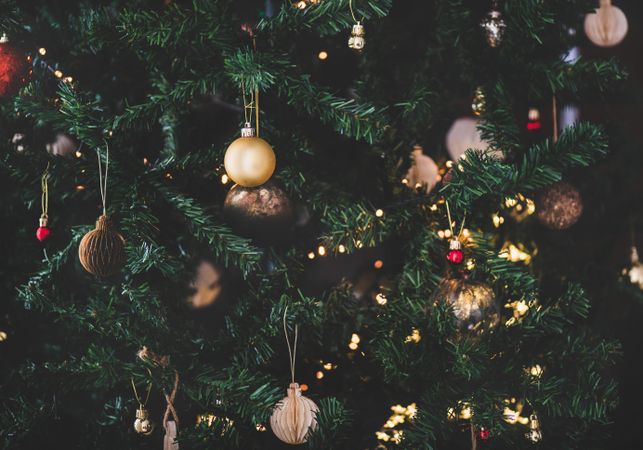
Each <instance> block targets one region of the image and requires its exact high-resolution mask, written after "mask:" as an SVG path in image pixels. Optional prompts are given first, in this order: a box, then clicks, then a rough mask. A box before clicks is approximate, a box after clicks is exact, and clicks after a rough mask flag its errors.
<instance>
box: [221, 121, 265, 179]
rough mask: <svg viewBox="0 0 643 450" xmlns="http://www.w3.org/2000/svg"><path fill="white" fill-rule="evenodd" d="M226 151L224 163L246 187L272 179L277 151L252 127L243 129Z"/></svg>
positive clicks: (230, 175) (232, 177)
mask: <svg viewBox="0 0 643 450" xmlns="http://www.w3.org/2000/svg"><path fill="white" fill-rule="evenodd" d="M241 133H242V134H241V137H240V138H238V139H236V140H235V141H234V142H232V144H230V146H229V147H228V149H227V150H226V152H225V158H224V160H223V164H224V165H225V170H226V173H227V174H228V177H230V178H231V179H232V180H233V181H234V182H235V183H237V184H238V185H240V186H244V187H254V186H259V185H261V184H263V183H265V182H266V181H268V180H269V179H270V177H271V176H272V173H273V172H274V171H275V165H276V158H275V152H274V151H273V150H272V147H271V146H270V144H268V143H267V142H266V141H264V140H263V139H261V138H259V137H256V136H254V129H252V128H250V127H246V128H243V129H242V130H241Z"/></svg>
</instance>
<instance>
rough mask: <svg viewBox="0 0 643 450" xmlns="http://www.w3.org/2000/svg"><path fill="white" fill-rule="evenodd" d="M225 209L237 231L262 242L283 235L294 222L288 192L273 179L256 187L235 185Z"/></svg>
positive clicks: (225, 213) (229, 194)
mask: <svg viewBox="0 0 643 450" xmlns="http://www.w3.org/2000/svg"><path fill="white" fill-rule="evenodd" d="M223 211H224V215H225V217H226V220H227V221H228V222H229V223H230V225H232V228H233V229H234V230H235V231H237V232H238V233H239V234H242V235H245V236H249V237H252V238H255V239H257V240H260V241H272V240H275V239H276V238H277V236H282V237H283V236H284V235H285V233H284V231H285V230H287V229H288V228H289V227H290V226H291V225H292V223H293V221H294V210H293V206H292V203H291V201H290V199H289V198H288V195H287V194H286V193H285V192H284V191H283V190H282V189H281V188H280V187H279V186H277V184H275V182H273V181H269V182H267V183H265V184H262V185H261V186H256V187H244V186H240V185H238V184H237V185H234V186H232V188H231V189H230V192H228V195H227V196H226V199H225V203H224V205H223Z"/></svg>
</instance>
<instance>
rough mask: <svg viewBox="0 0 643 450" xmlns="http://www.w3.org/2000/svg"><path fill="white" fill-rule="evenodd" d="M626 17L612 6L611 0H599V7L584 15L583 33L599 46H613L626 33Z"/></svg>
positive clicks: (619, 41)
mask: <svg viewBox="0 0 643 450" xmlns="http://www.w3.org/2000/svg"><path fill="white" fill-rule="evenodd" d="M627 28H628V25H627V17H625V14H624V13H623V11H621V10H620V9H619V8H617V7H616V6H612V2H611V0H601V4H600V8H597V9H596V11H595V12H593V13H591V14H587V15H586V16H585V34H586V35H587V38H588V39H589V40H590V41H592V42H593V43H594V44H596V45H598V46H599V47H613V46H615V45H618V44H620V43H621V41H622V40H623V39H624V38H625V35H626V34H627Z"/></svg>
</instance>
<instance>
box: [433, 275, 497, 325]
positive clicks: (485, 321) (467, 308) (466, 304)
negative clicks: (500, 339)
mask: <svg viewBox="0 0 643 450" xmlns="http://www.w3.org/2000/svg"><path fill="white" fill-rule="evenodd" d="M431 299H432V302H431V303H434V304H435V303H437V302H446V303H447V304H448V305H450V306H451V307H452V308H453V314H454V315H455V319H456V327H457V328H458V332H459V333H460V334H462V335H467V336H471V337H476V336H480V335H482V334H484V333H485V332H486V331H488V330H491V329H493V328H495V327H496V326H497V325H498V324H499V323H500V305H499V304H498V302H497V300H496V296H495V294H494V292H493V289H491V288H490V287H489V286H487V285H486V284H484V283H478V282H475V281H469V280H466V279H456V278H446V279H444V280H442V282H441V283H440V284H439V285H438V287H437V289H436V291H435V292H434V293H433V295H432V296H431Z"/></svg>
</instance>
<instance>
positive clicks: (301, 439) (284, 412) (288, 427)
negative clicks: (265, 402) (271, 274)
mask: <svg viewBox="0 0 643 450" xmlns="http://www.w3.org/2000/svg"><path fill="white" fill-rule="evenodd" d="M287 312H288V307H286V309H285V310H284V334H285V335H286V344H287V345H288V354H289V356H290V374H291V383H290V386H289V387H288V389H287V393H288V395H287V396H286V397H284V398H283V399H282V400H280V401H279V402H278V403H277V404H276V405H275V409H274V411H273V413H272V416H270V428H272V432H273V433H275V436H277V437H278V438H279V439H280V440H282V441H283V442H285V443H286V444H291V445H298V444H303V443H305V442H306V441H308V436H309V433H310V432H312V431H314V430H315V428H316V427H317V413H318V412H319V408H318V407H317V405H316V404H315V402H313V401H312V400H311V399H309V398H308V397H304V396H303V395H301V389H300V387H299V384H298V383H295V357H296V352H297V335H298V327H297V325H295V340H294V343H293V348H292V349H291V348H290V339H289V338H288V327H287V324H286V313H287Z"/></svg>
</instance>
